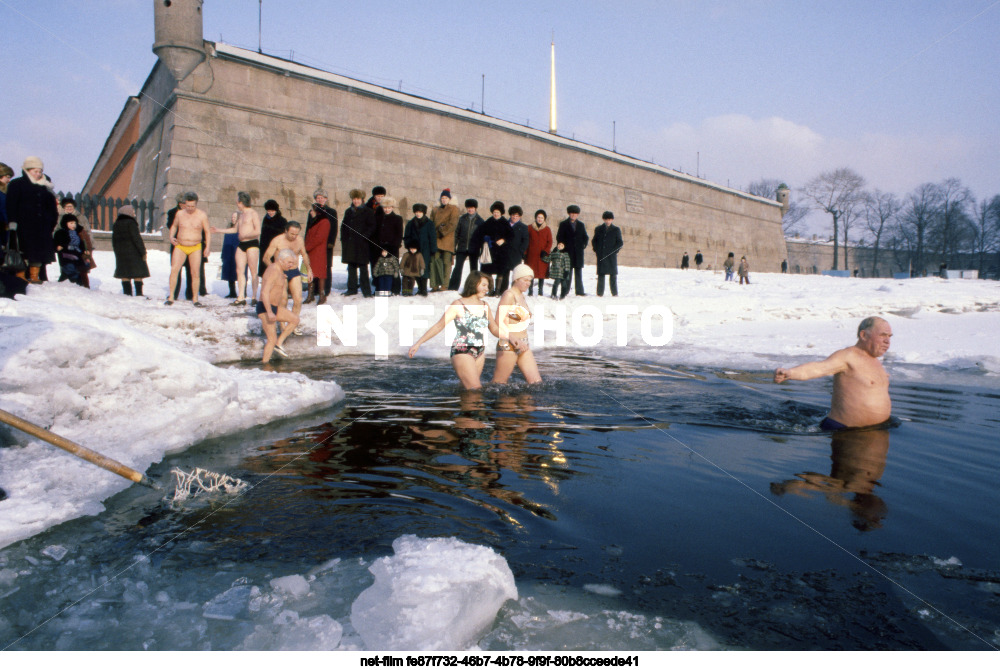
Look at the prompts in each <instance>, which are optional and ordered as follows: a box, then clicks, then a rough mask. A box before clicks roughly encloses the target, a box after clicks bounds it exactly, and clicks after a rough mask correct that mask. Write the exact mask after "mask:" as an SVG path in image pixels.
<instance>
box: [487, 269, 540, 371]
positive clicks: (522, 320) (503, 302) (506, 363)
mask: <svg viewBox="0 0 1000 670" xmlns="http://www.w3.org/2000/svg"><path fill="white" fill-rule="evenodd" d="M534 280H535V273H534V272H532V271H531V268H530V267H528V266H527V265H525V264H524V263H521V264H520V265H518V266H517V267H515V268H514V273H513V281H512V282H511V286H510V288H509V289H507V290H506V291H504V292H503V295H501V296H500V304H499V305H497V326H498V327H499V329H500V339H499V340H498V341H497V365H496V368H495V369H494V370H493V383H495V384H506V383H507V380H508V379H510V375H511V373H512V372H514V365H515V364H516V365H517V367H518V368H520V369H521V374H523V375H524V380H525V381H526V382H528V383H529V384H538V383H540V382H541V381H542V375H541V374H539V372H538V364H537V363H535V355H534V354H532V353H531V348H530V347H529V346H528V321H529V320H530V319H531V310H529V309H528V303H527V302H526V301H525V299H524V292H525V291H527V290H528V288H529V287H530V286H531V283H532V282H533V281H534Z"/></svg>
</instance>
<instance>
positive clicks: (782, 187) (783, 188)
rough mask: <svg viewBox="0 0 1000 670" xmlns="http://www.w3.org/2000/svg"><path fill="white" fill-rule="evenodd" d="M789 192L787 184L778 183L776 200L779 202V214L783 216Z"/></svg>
mask: <svg viewBox="0 0 1000 670" xmlns="http://www.w3.org/2000/svg"><path fill="white" fill-rule="evenodd" d="M790 193H791V191H789V189H788V184H785V183H781V184H779V185H778V191H777V195H778V202H780V203H781V216H784V215H785V214H786V213H787V212H788V196H789V194H790Z"/></svg>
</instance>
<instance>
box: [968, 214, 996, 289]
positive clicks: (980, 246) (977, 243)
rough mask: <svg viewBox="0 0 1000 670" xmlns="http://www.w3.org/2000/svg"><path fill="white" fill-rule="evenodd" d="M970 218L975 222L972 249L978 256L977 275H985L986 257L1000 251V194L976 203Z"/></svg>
mask: <svg viewBox="0 0 1000 670" xmlns="http://www.w3.org/2000/svg"><path fill="white" fill-rule="evenodd" d="M972 220H973V223H974V224H975V233H974V235H973V238H972V251H973V253H974V254H976V256H978V258H979V276H980V277H985V276H986V270H987V265H986V263H987V258H988V257H989V255H990V254H993V253H996V252H1000V195H995V196H993V199H992V200H987V199H985V198H984V199H983V200H982V201H980V202H978V203H976V204H975V205H974V206H973V209H972Z"/></svg>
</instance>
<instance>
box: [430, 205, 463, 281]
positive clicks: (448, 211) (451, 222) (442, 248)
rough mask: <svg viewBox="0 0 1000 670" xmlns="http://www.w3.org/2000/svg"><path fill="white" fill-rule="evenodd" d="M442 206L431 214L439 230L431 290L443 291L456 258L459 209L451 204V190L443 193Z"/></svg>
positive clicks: (432, 265)
mask: <svg viewBox="0 0 1000 670" xmlns="http://www.w3.org/2000/svg"><path fill="white" fill-rule="evenodd" d="M440 202H441V204H440V206H439V207H435V208H434V209H433V210H432V211H431V213H430V217H431V221H433V222H434V227H435V228H437V248H438V250H437V254H435V256H434V262H433V263H431V290H433V291H443V290H445V288H447V286H448V283H449V280H450V279H451V263H452V258H453V257H454V256H455V228H456V227H457V226H458V219H459V216H460V214H459V211H458V207H455V205H453V204H451V190H450V189H447V188H446V189H445V190H443V191H441V198H440Z"/></svg>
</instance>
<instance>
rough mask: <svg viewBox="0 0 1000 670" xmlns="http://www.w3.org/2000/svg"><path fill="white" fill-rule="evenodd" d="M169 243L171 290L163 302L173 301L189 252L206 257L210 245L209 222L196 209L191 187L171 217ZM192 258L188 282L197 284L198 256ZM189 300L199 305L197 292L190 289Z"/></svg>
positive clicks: (205, 215)
mask: <svg viewBox="0 0 1000 670" xmlns="http://www.w3.org/2000/svg"><path fill="white" fill-rule="evenodd" d="M202 233H204V234H205V248H204V249H202V246H201V239H202V237H201V236H202ZM170 243H171V244H173V245H174V252H173V255H172V256H171V257H170V292H169V293H167V300H166V302H164V304H165V305H172V304H174V301H173V296H174V289H175V288H176V287H177V280H178V278H179V276H180V272H181V268H182V267H184V261H185V260H187V258H188V256H191V255H192V254H204V256H205V258H208V254H209V248H210V247H211V246H212V230H211V227H210V226H209V224H208V215H207V214H205V212H203V211H201V210H200V209H198V195H197V194H196V193H194V192H192V191H188V192H187V193H185V194H184V202H182V203H181V208H180V211H179V212H177V215H176V216H175V217H174V225H173V226H171V227H170ZM194 259H195V260H194V262H192V263H189V264H188V265H189V266H190V267H191V286H199V284H200V281H201V259H200V258H198V256H194ZM192 300H193V301H194V304H195V306H196V307H201V303H200V302H199V301H198V294H197V293H196V292H192Z"/></svg>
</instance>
